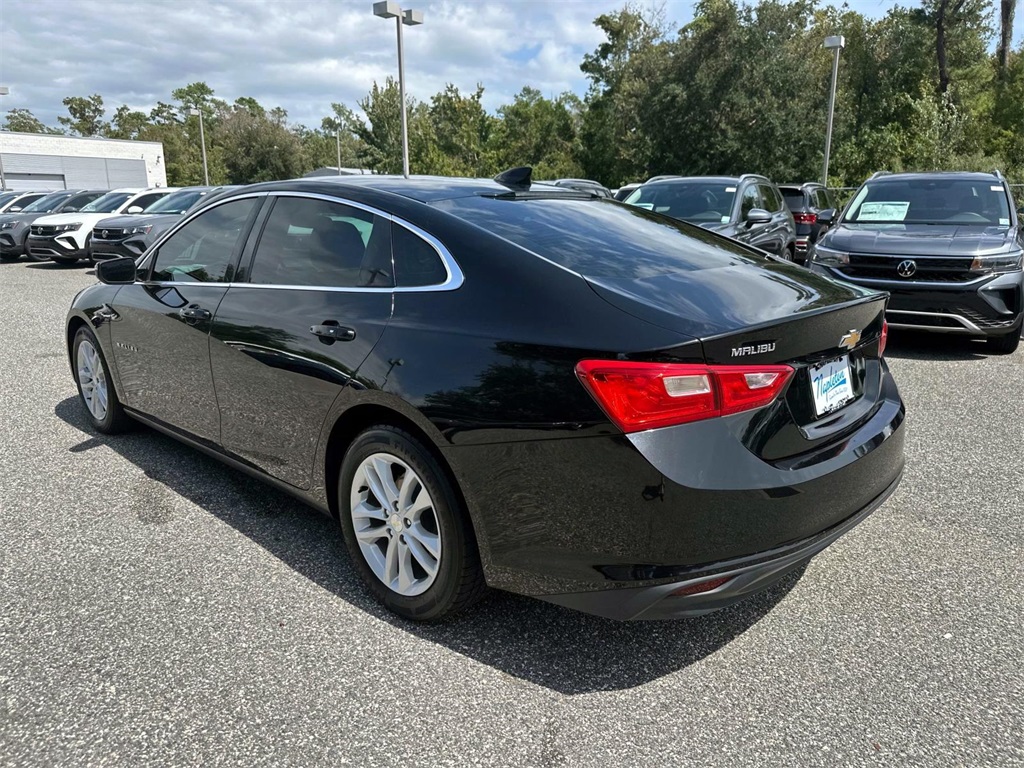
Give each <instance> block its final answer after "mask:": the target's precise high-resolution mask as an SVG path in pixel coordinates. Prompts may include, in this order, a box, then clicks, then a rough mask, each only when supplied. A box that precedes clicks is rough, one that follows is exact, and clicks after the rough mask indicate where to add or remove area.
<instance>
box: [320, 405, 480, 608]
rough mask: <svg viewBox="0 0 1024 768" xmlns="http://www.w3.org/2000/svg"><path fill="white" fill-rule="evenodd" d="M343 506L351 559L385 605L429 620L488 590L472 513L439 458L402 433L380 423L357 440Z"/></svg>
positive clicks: (341, 487)
mask: <svg viewBox="0 0 1024 768" xmlns="http://www.w3.org/2000/svg"><path fill="white" fill-rule="evenodd" d="M338 509H339V511H340V518H341V527H342V531H343V532H344V535H345V543H346V545H347V547H348V550H349V553H350V554H351V555H352V560H353V563H354V564H355V567H356V569H357V570H358V571H359V573H360V575H361V576H362V578H363V581H364V582H366V584H367V586H368V587H369V588H370V591H371V592H373V594H374V596H375V597H376V598H377V600H379V601H380V602H381V603H383V604H384V605H385V606H386V607H387V608H388V609H390V610H392V611H394V612H395V613H397V614H399V615H400V616H404V617H405V618H408V619H414V620H417V621H431V620H435V619H440V618H443V617H445V616H449V615H451V614H453V613H455V612H457V611H460V610H462V609H464V608H467V607H468V606H470V605H472V604H473V603H475V602H476V601H477V600H479V599H480V597H481V596H482V595H483V593H484V591H485V589H486V587H485V584H484V579H483V570H482V568H481V565H480V556H479V553H478V551H477V546H476V538H475V536H474V535H473V529H472V526H471V525H470V522H469V518H468V515H467V514H466V511H465V509H463V507H462V504H461V502H460V501H459V498H458V495H457V494H456V493H455V491H454V489H453V488H452V485H451V483H450V482H449V480H448V478H447V476H446V475H445V473H444V471H443V470H442V469H441V467H440V465H439V464H438V462H437V460H436V459H435V458H434V456H433V455H432V454H431V453H430V452H429V451H428V450H426V448H424V447H423V445H422V444H421V443H420V442H419V441H418V440H417V439H416V438H415V437H413V436H412V435H410V434H409V433H407V432H405V431H404V430H401V429H398V428H396V427H393V426H389V425H384V424H381V425H377V426H374V427H371V428H369V429H367V430H365V431H364V432H362V433H361V434H360V435H359V436H358V437H357V438H356V439H355V441H354V442H353V443H352V445H351V446H350V447H349V449H348V452H347V453H346V454H345V458H344V460H343V461H342V464H341V472H340V477H339V483H338Z"/></svg>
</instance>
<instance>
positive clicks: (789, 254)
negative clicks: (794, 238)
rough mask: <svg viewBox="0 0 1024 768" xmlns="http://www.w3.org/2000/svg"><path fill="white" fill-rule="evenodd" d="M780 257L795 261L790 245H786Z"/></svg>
mask: <svg viewBox="0 0 1024 768" xmlns="http://www.w3.org/2000/svg"><path fill="white" fill-rule="evenodd" d="M782 258H784V259H785V260H786V261H796V256H795V251H794V250H793V246H792V245H787V246H786V250H784V251H783V252H782Z"/></svg>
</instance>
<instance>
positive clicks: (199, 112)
mask: <svg viewBox="0 0 1024 768" xmlns="http://www.w3.org/2000/svg"><path fill="white" fill-rule="evenodd" d="M188 113H189V114H190V115H198V116H199V144H200V145H201V146H202V148H203V184H205V185H206V186H210V172H209V170H207V168H206V134H205V133H204V132H203V110H201V109H190V110H189V111H188Z"/></svg>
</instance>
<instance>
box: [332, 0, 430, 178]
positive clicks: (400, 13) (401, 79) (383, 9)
mask: <svg viewBox="0 0 1024 768" xmlns="http://www.w3.org/2000/svg"><path fill="white" fill-rule="evenodd" d="M373 15H374V16H380V18H382V19H391V18H393V19H394V20H395V27H396V28H397V29H398V95H399V98H400V99H401V100H402V173H403V175H404V176H405V177H406V178H409V127H408V123H407V119H406V116H405V64H404V62H403V58H404V51H403V50H402V25H403V24H407V25H408V26H410V27H413V26H416V25H417V24H422V23H423V11H413V10H409V9H406V10H402V8H401V7H400V6H399V5H398V3H395V2H391V0H384V2H379V3H374V4H373ZM338 164H339V165H341V163H340V161H339V163H338Z"/></svg>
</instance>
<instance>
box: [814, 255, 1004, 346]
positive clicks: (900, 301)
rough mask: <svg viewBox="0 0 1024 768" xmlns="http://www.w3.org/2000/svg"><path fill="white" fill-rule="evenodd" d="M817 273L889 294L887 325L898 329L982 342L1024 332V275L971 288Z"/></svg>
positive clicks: (986, 279)
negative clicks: (1022, 328)
mask: <svg viewBox="0 0 1024 768" xmlns="http://www.w3.org/2000/svg"><path fill="white" fill-rule="evenodd" d="M812 269H813V270H814V271H816V272H821V273H824V274H827V275H829V276H830V277H834V278H837V279H839V280H844V281H846V282H848V283H855V284H857V285H863V286H865V287H868V288H875V289H878V290H885V291H888V292H889V295H890V298H889V304H888V307H887V308H886V320H888V322H889V326H890V327H892V328H910V329H915V330H922V331H933V332H936V333H953V334H960V335H965V336H973V337H976V338H987V337H994V336H1005V335H1007V334H1008V333H1013V332H1015V331H1019V330H1020V327H1021V322H1022V317H1024V272H1021V271H1017V272H1007V273H1003V274H995V275H987V276H981V277H979V278H978V279H977V280H973V281H971V282H970V283H913V282H910V281H907V280H901V281H893V280H864V279H859V280H858V279H856V278H851V277H848V276H847V275H845V274H843V273H842V272H840V271H838V270H834V269H831V268H828V267H822V266H820V265H817V264H815V265H814V266H813V267H812Z"/></svg>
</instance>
